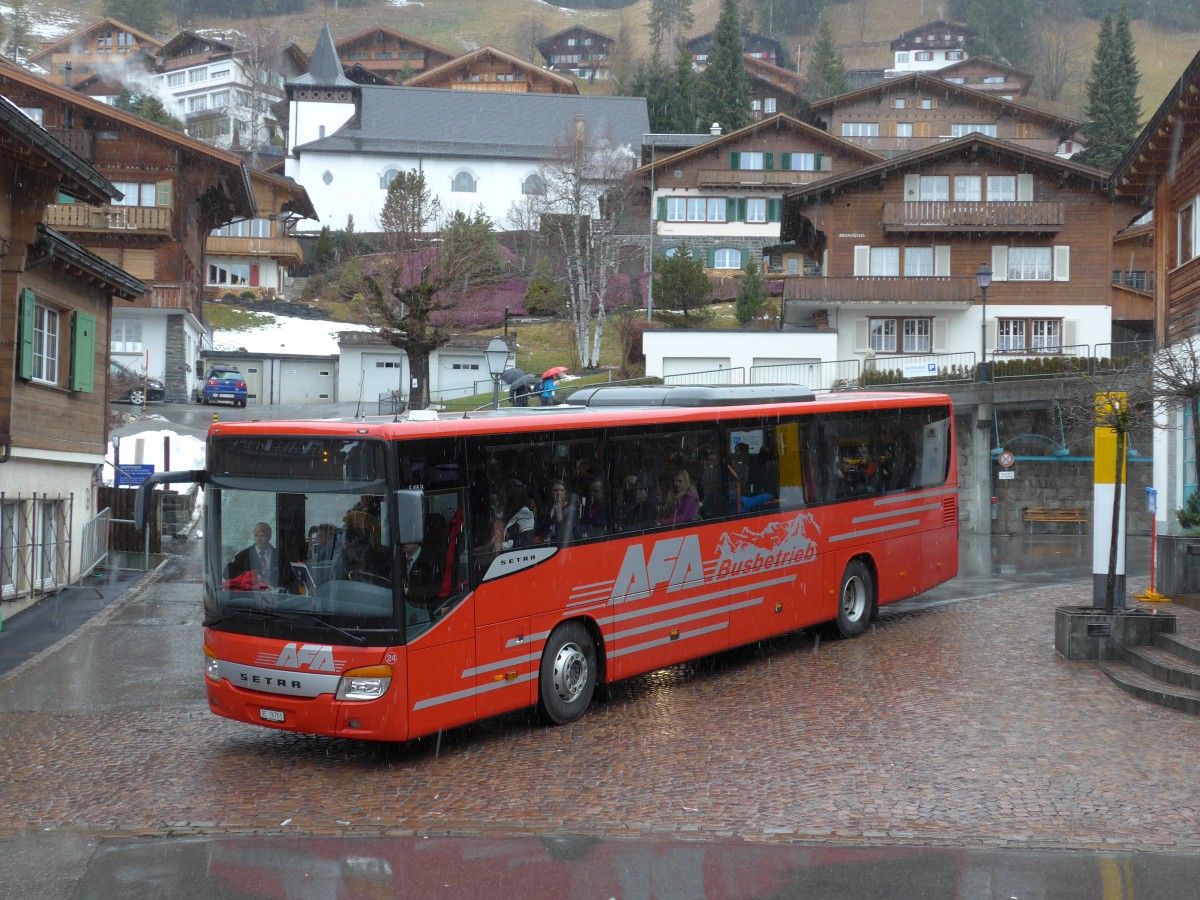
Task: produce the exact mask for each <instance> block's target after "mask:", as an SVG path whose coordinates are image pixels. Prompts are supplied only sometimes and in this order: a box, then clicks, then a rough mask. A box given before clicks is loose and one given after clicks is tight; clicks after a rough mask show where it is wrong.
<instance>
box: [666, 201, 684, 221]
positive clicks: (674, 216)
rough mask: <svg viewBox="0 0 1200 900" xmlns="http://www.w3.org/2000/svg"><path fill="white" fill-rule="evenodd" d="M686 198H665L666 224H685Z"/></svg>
mask: <svg viewBox="0 0 1200 900" xmlns="http://www.w3.org/2000/svg"><path fill="white" fill-rule="evenodd" d="M687 201H688V198H687V197H668V198H667V221H668V222H686V221H687V220H688V218H687Z"/></svg>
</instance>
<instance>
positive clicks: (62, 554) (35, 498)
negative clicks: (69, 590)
mask: <svg viewBox="0 0 1200 900" xmlns="http://www.w3.org/2000/svg"><path fill="white" fill-rule="evenodd" d="M74 513H75V496H74V494H66V495H51V494H47V493H41V494H8V493H5V492H3V491H0V597H2V598H4V599H9V598H15V597H23V596H32V595H34V594H52V593H54V592H55V591H57V590H58V589H59V588H62V587H66V586H67V585H68V584H70V580H71V577H70V573H71V563H72V555H73V553H74V547H73V546H72V540H71V534H72V531H71V527H72V522H73V517H74Z"/></svg>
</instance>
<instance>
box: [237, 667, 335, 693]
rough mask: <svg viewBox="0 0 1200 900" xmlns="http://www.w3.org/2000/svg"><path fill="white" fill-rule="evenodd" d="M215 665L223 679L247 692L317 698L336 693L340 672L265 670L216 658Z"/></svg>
mask: <svg viewBox="0 0 1200 900" xmlns="http://www.w3.org/2000/svg"><path fill="white" fill-rule="evenodd" d="M217 668H218V671H219V672H220V674H221V679H222V680H223V681H228V682H229V683H230V684H232V685H233V686H234V687H239V688H242V689H243V690H247V691H260V692H262V693H264V694H283V695H286V696H288V697H319V696H320V695H321V694H334V693H337V689H338V682H339V681H341V680H342V676H341V675H327V674H322V673H318V672H299V671H296V670H295V669H264V668H262V667H260V666H247V665H243V664H241V663H234V662H229V660H226V659H219V660H217Z"/></svg>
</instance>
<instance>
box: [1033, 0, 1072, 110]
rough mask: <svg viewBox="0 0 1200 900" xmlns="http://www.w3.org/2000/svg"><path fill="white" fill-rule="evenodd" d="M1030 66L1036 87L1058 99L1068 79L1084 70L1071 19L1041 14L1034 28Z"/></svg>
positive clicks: (1053, 98)
mask: <svg viewBox="0 0 1200 900" xmlns="http://www.w3.org/2000/svg"><path fill="white" fill-rule="evenodd" d="M1030 69H1031V70H1032V74H1033V76H1034V80H1033V84H1034V86H1035V88H1036V90H1037V91H1038V93H1040V94H1041V95H1042V96H1043V97H1045V98H1046V99H1047V100H1057V99H1058V98H1059V97H1061V96H1062V92H1063V89H1064V88H1065V87H1066V86H1067V84H1068V82H1070V81H1072V80H1074V79H1076V78H1079V77H1080V76H1081V75H1082V74H1083V67H1082V66H1081V65H1080V62H1079V42H1078V40H1077V39H1076V38H1075V36H1074V35H1073V34H1072V32H1071V26H1070V24H1069V23H1067V22H1061V21H1056V20H1054V19H1048V18H1045V17H1043V18H1042V20H1041V22H1040V23H1039V27H1038V28H1037V29H1036V30H1035V31H1034V38H1033V48H1032V51H1031V54H1030Z"/></svg>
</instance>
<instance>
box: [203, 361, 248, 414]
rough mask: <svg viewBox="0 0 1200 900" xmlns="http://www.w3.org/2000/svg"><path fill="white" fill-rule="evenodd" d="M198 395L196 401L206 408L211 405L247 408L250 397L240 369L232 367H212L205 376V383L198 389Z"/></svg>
mask: <svg viewBox="0 0 1200 900" xmlns="http://www.w3.org/2000/svg"><path fill="white" fill-rule="evenodd" d="M197 393H198V394H199V397H197V398H196V399H197V400H198V401H199V402H200V403H203V404H204V405H205V406H207V405H208V404H209V403H232V404H233V405H234V406H245V405H246V400H247V398H248V396H249V394H248V393H247V391H246V379H245V378H243V377H242V373H241V371H240V370H239V369H235V368H233V367H232V366H212V367H211V368H210V369H209V370H208V374H207V375H205V376H204V382H203V383H202V384H201V385H200V386H199V388H197Z"/></svg>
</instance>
